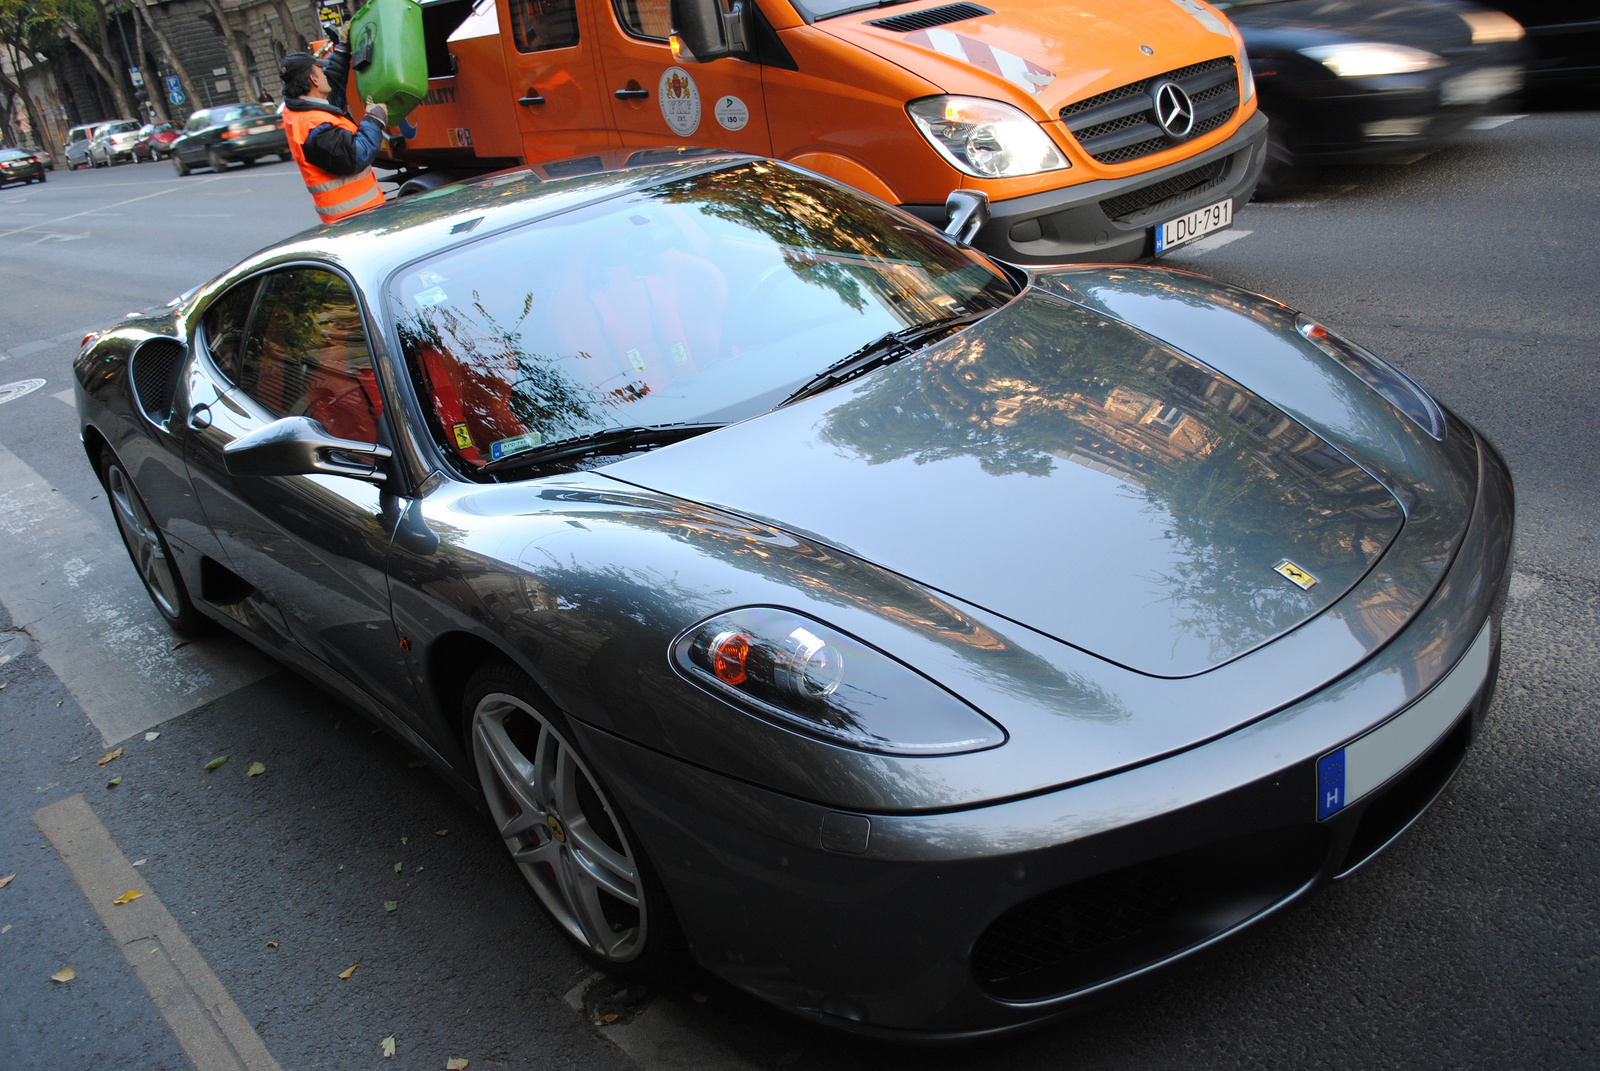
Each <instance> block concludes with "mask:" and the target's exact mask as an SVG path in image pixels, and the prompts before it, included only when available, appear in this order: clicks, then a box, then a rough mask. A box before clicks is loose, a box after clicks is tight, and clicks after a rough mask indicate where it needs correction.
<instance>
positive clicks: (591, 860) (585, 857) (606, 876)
mask: <svg viewBox="0 0 1600 1071" xmlns="http://www.w3.org/2000/svg"><path fill="white" fill-rule="evenodd" d="M572 861H573V865H575V866H577V867H578V868H579V869H581V870H582V871H583V873H584V876H585V877H587V878H588V880H589V881H590V882H592V883H593V884H595V885H597V886H599V887H600V888H602V889H604V890H605V891H606V892H608V893H610V894H611V895H612V896H615V897H616V898H617V899H618V900H621V901H622V902H623V903H625V904H628V905H630V906H632V907H638V906H639V894H638V892H637V890H636V888H635V886H634V884H633V881H632V880H631V878H632V875H631V874H625V873H620V872H615V871H613V870H611V869H610V868H609V866H606V865H602V864H601V863H600V862H598V861H597V860H596V859H595V857H594V856H591V855H589V854H588V853H587V852H582V851H574V852H573V853H572Z"/></svg>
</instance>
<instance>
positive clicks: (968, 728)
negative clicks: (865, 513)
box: [672, 606, 1006, 755]
mask: <svg viewBox="0 0 1600 1071" xmlns="http://www.w3.org/2000/svg"><path fill="white" fill-rule="evenodd" d="M672 657H673V661H674V663H675V664H676V665H677V668H678V670H679V672H681V673H682V674H683V675H684V676H686V677H687V678H688V679H689V680H691V681H693V682H694V683H695V684H698V685H700V686H701V687H702V688H705V689H706V690H707V691H710V692H712V693H713V694H715V695H717V696H720V697H722V698H724V699H728V700H731V701H732V702H734V703H736V704H738V705H739V706H740V707H743V708H744V709H745V710H747V711H749V712H750V713H752V714H754V715H756V716H757V717H760V718H766V719H767V720H769V721H775V722H777V723H778V724H780V725H782V726H784V727H785V728H788V729H797V730H799V731H801V732H804V733H808V734H810V735H813V736H819V737H821V738H823V739H824V740H827V741H829V742H830V743H834V744H843V745H845V746H846V747H853V748H858V749H860V750H862V751H877V752H883V753H885V754H890V755H953V754H957V753H959V752H964V751H981V750H983V749H984V748H991V747H995V746H997V745H999V744H1003V743H1005V740H1006V734H1005V730H1004V729H1001V728H1000V726H998V725H996V724H995V723H994V722H992V721H990V720H989V719H988V718H986V717H984V716H983V715H982V714H980V713H978V711H976V710H974V709H973V708H972V707H971V706H969V705H967V703H965V702H963V701H962V700H961V699H958V698H957V697H956V696H954V695H952V694H951V693H950V692H947V691H945V689H943V688H941V687H940V686H939V685H937V684H935V683H934V682H933V681H931V680H929V679H928V678H926V677H924V676H923V675H922V674H920V673H918V672H917V671H916V670H914V669H912V668H911V667H909V666H907V665H905V664H904V663H902V662H897V661H895V660H894V659H893V658H891V657H889V656H888V655H886V654H884V653H883V652H882V651H879V650H877V649H876V648H873V647H869V646H867V645H866V644H865V643H862V642H861V641H860V640H857V639H855V638H854V637H852V636H848V635H846V634H844V633H843V632H840V631H839V630H838V629H835V628H830V627H829V626H827V625H824V624H822V623H821V622H819V621H813V620H812V619H811V618H809V617H802V616H801V615H800V614H797V613H795V612H793V611H792V610H778V609H773V608H771V607H765V606H754V607H746V608H745V609H742V610H732V611H729V612H728V613H725V614H718V615H717V616H716V617H713V618H709V619H708V620H705V621H702V622H701V623H700V624H698V625H695V626H694V627H693V628H691V629H689V630H688V631H687V632H685V633H684V634H683V635H682V636H680V637H678V639H677V640H676V641H675V642H674V643H673V645H672Z"/></svg>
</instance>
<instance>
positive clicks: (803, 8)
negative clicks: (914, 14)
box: [792, 0, 908, 22]
mask: <svg viewBox="0 0 1600 1071" xmlns="http://www.w3.org/2000/svg"><path fill="white" fill-rule="evenodd" d="M792 2H793V3H794V6H795V7H796V8H797V9H799V11H800V13H801V14H802V15H804V16H807V19H806V21H807V22H814V21H816V20H817V19H828V18H832V17H833V16H835V15H843V14H846V13H848V12H851V11H865V10H867V9H868V8H875V7H893V6H895V5H896V4H903V3H907V2H908V0H792Z"/></svg>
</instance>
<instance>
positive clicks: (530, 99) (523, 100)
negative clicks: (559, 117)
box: [517, 92, 544, 105]
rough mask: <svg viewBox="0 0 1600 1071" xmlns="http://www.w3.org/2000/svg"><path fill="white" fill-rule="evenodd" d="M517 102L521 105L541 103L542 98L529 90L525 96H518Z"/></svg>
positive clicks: (542, 101)
mask: <svg viewBox="0 0 1600 1071" xmlns="http://www.w3.org/2000/svg"><path fill="white" fill-rule="evenodd" d="M517 103H518V104H522V105H532V104H543V103H544V98H543V97H541V96H539V94H537V93H532V92H530V93H529V94H528V95H527V96H526V97H518V98H517Z"/></svg>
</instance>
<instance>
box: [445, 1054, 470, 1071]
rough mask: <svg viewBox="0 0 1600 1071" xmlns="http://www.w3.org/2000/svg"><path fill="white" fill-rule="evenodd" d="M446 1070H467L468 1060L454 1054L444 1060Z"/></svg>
mask: <svg viewBox="0 0 1600 1071" xmlns="http://www.w3.org/2000/svg"><path fill="white" fill-rule="evenodd" d="M444 1071H467V1061H466V1060H464V1059H462V1058H461V1057H459V1056H452V1057H450V1059H448V1060H446V1061H445V1062H444Z"/></svg>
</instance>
